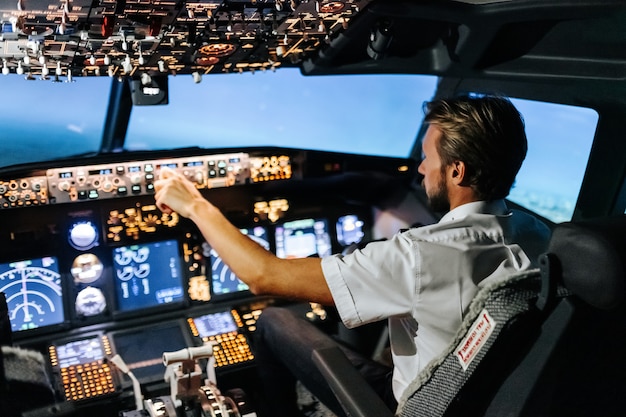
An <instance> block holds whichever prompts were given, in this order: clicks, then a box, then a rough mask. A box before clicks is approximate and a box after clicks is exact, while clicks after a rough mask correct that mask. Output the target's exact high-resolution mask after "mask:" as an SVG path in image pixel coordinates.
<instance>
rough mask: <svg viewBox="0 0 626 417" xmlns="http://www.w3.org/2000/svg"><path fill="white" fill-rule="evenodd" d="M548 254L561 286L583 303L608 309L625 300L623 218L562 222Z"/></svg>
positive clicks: (625, 233) (625, 235) (625, 234)
mask: <svg viewBox="0 0 626 417" xmlns="http://www.w3.org/2000/svg"><path fill="white" fill-rule="evenodd" d="M548 252H549V253H552V254H553V255H555V256H556V257H557V259H558V260H559V263H560V266H561V273H562V279H563V283H564V285H565V286H566V287H567V288H568V289H569V290H570V291H572V292H573V293H574V294H576V295H577V296H578V297H579V298H581V299H582V300H583V301H585V302H586V303H588V304H590V305H592V306H594V307H597V308H602V309H610V308H614V307H617V306H618V305H620V304H622V303H624V300H625V299H626V282H625V281H626V215H622V216H616V217H606V218H599V219H593V220H585V221H576V222H566V223H561V224H559V225H557V226H556V228H555V229H554V231H553V233H552V238H551V240H550V245H549V248H548Z"/></svg>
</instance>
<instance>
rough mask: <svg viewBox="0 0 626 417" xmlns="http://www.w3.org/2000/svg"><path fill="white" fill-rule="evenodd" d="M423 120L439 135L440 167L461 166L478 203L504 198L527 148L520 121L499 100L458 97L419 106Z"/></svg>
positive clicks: (511, 107) (506, 102)
mask: <svg viewBox="0 0 626 417" xmlns="http://www.w3.org/2000/svg"><path fill="white" fill-rule="evenodd" d="M424 110H425V113H426V118H425V121H426V122H427V123H429V124H432V125H435V126H437V127H438V128H439V129H440V130H441V133H442V137H441V140H440V141H439V143H438V146H437V151H438V152H439V157H440V158H441V161H442V163H443V166H444V167H445V166H449V165H450V164H452V163H454V162H455V161H463V162H464V163H465V167H466V173H467V181H468V183H469V185H470V186H471V187H472V189H473V190H474V192H475V193H476V194H477V196H478V198H480V199H481V200H487V201H491V200H496V199H501V198H504V197H506V196H507V195H509V191H510V190H511V187H512V186H513V183H514V182H515V176H516V175H517V172H518V171H519V169H520V167H521V166H522V162H523V161H524V158H526V152H527V150H528V144H527V140H526V132H525V130H524V119H523V118H522V116H521V114H520V113H519V112H518V111H517V109H516V108H515V106H514V105H513V104H512V103H511V101H510V100H509V99H507V98H505V97H500V96H469V95H464V96H459V97H454V98H450V99H439V100H434V101H431V102H428V103H426V104H425V105H424Z"/></svg>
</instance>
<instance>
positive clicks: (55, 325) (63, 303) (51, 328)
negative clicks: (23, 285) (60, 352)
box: [0, 253, 69, 339]
mask: <svg viewBox="0 0 626 417" xmlns="http://www.w3.org/2000/svg"><path fill="white" fill-rule="evenodd" d="M47 259H48V260H54V264H56V268H55V269H53V270H52V272H54V273H55V274H57V275H58V278H57V279H58V288H59V289H60V291H61V293H60V295H59V296H58V300H57V302H56V303H54V304H55V307H58V313H57V314H60V316H61V317H60V318H59V319H57V320H54V321H52V322H51V323H49V324H44V325H40V326H37V327H30V328H23V329H14V328H13V322H11V331H12V334H13V337H14V338H15V339H20V338H21V337H23V336H25V335H33V334H39V333H49V332H55V331H58V330H59V329H63V328H66V327H67V326H68V325H69V315H68V311H67V300H66V299H67V297H68V290H67V288H66V283H65V281H66V280H65V277H64V275H65V274H64V272H63V267H62V260H61V258H60V257H59V256H57V255H55V254H51V253H45V254H37V255H31V256H19V257H14V258H11V259H2V260H0V275H2V274H6V273H10V272H11V269H7V270H6V271H4V268H5V267H6V268H9V267H10V265H11V264H18V263H28V262H31V263H32V262H39V263H41V264H42V268H44V269H48V268H45V267H43V264H44V263H45V260H47ZM38 268H39V267H38ZM5 287H6V286H5V285H2V282H0V290H1V289H2V288H5ZM19 293H20V292H19V291H18V292H16V293H10V294H9V293H7V292H5V295H6V298H7V306H8V307H9V320H10V317H11V314H12V313H13V312H14V308H13V309H12V308H11V304H12V298H14V297H15V296H17V295H18V294H19Z"/></svg>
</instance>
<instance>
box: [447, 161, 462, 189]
mask: <svg viewBox="0 0 626 417" xmlns="http://www.w3.org/2000/svg"><path fill="white" fill-rule="evenodd" d="M448 172H449V176H450V180H451V181H452V183H453V184H455V185H464V182H465V162H463V161H454V162H453V163H452V164H451V165H450V169H449V171H448Z"/></svg>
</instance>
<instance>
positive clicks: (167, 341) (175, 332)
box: [110, 322, 188, 384]
mask: <svg viewBox="0 0 626 417" xmlns="http://www.w3.org/2000/svg"><path fill="white" fill-rule="evenodd" d="M110 336H111V339H112V341H113V345H114V346H115V351H116V353H117V354H119V355H120V356H121V357H122V359H124V362H126V365H128V368H129V369H130V370H131V371H133V374H134V375H135V377H137V379H138V380H139V382H141V383H142V384H143V383H149V382H154V381H162V380H163V374H164V373H165V367H164V366H163V352H175V351H177V350H180V349H184V348H186V347H188V345H187V341H186V338H185V335H184V333H183V328H182V327H181V325H180V324H179V323H178V322H173V323H163V324H159V325H155V326H148V327H145V328H141V329H133V330H129V331H123V332H118V333H113V334H111V335H110Z"/></svg>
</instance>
